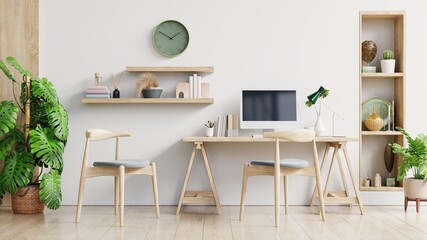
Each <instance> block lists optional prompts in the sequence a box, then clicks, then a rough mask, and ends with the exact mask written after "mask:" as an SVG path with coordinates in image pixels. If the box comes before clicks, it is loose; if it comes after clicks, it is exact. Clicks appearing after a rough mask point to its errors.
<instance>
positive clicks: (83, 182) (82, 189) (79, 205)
mask: <svg viewBox="0 0 427 240" xmlns="http://www.w3.org/2000/svg"><path fill="white" fill-rule="evenodd" d="M85 185H86V177H85V176H84V173H82V174H81V176H80V186H79V196H78V198H77V211H76V223H78V222H80V213H81V212H82V204H83V195H84V192H85Z"/></svg>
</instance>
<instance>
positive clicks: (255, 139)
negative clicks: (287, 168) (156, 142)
mask: <svg viewBox="0 0 427 240" xmlns="http://www.w3.org/2000/svg"><path fill="white" fill-rule="evenodd" d="M182 141H183V142H213V143H221V142H224V143H233V142H234V143H246V142H247V143H252V142H274V141H275V140H274V139H273V138H262V137H261V138H260V137H184V138H182ZM357 141H359V139H358V138H356V137H333V136H329V137H316V142H333V143H346V142H357ZM282 142H286V141H284V140H283V141H282Z"/></svg>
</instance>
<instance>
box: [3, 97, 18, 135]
mask: <svg viewBox="0 0 427 240" xmlns="http://www.w3.org/2000/svg"><path fill="white" fill-rule="evenodd" d="M17 117H18V107H16V106H15V105H13V103H12V102H10V101H2V102H0V137H1V136H3V134H5V133H8V132H9V131H10V130H12V129H14V128H15V126H16V118H17Z"/></svg>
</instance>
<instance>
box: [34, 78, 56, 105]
mask: <svg viewBox="0 0 427 240" xmlns="http://www.w3.org/2000/svg"><path fill="white" fill-rule="evenodd" d="M31 88H32V89H31V94H32V95H33V96H34V97H40V98H43V99H44V100H45V101H46V102H49V103H57V102H58V95H57V94H56V90H55V88H54V87H53V84H52V82H51V81H49V80H48V79H47V78H41V79H38V80H33V81H31Z"/></svg>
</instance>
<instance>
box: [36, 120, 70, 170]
mask: <svg viewBox="0 0 427 240" xmlns="http://www.w3.org/2000/svg"><path fill="white" fill-rule="evenodd" d="M30 144H31V153H33V154H34V155H35V156H36V157H37V158H39V159H40V160H41V161H42V162H43V163H44V164H45V165H47V166H49V167H51V168H53V169H58V170H60V171H62V166H63V161H62V154H63V153H64V144H63V143H62V142H61V141H58V140H57V139H56V137H55V133H54V132H53V130H52V129H51V128H42V127H41V126H40V125H38V126H37V127H36V128H35V129H32V130H31V131H30Z"/></svg>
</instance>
